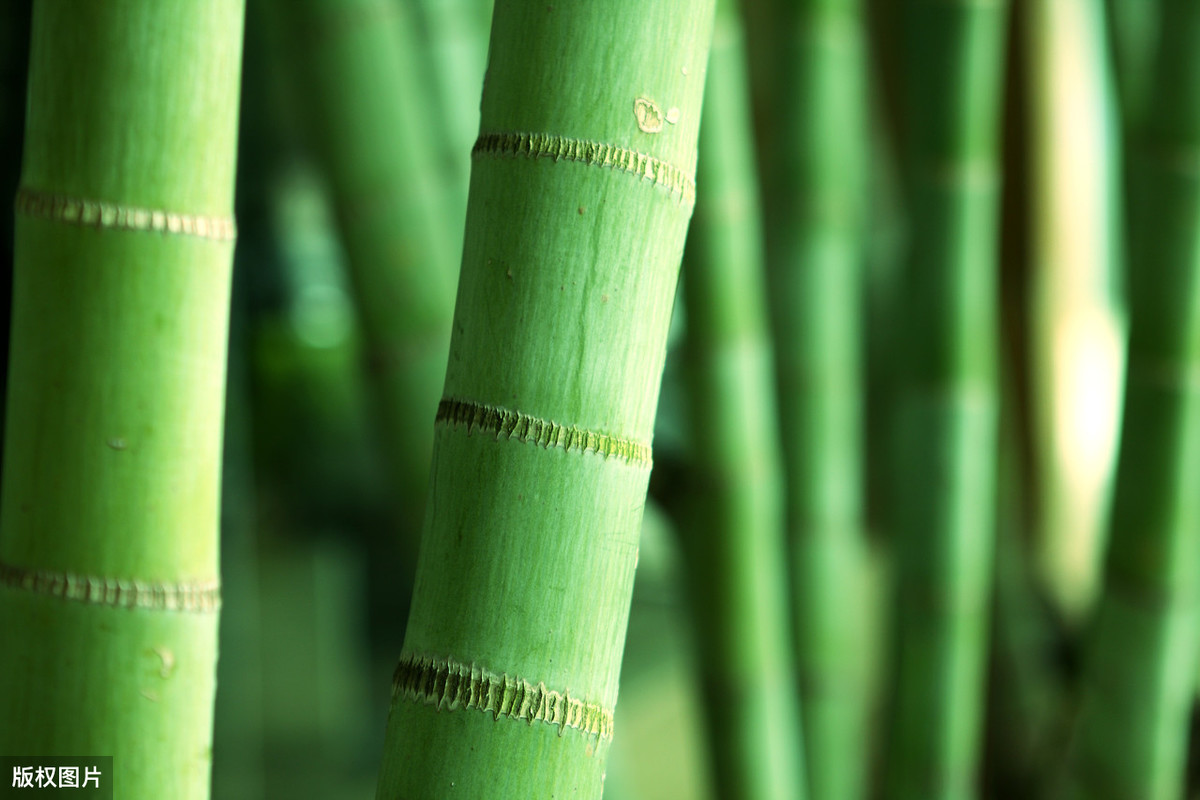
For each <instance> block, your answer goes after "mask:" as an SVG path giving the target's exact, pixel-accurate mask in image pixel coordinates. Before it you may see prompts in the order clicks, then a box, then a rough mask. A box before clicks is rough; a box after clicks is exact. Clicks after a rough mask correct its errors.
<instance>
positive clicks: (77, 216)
mask: <svg viewBox="0 0 1200 800" xmlns="http://www.w3.org/2000/svg"><path fill="white" fill-rule="evenodd" d="M15 206H16V211H17V213H18V214H21V215H22V216H26V217H34V218H36V219H44V220H49V221H51V222H61V223H63V224H65V225H77V226H79V227H81V228H97V229H100V230H116V231H137V232H143V233H160V234H165V235H171V236H191V237H195V238H197V239H210V240H212V241H216V242H232V241H233V240H234V239H236V238H237V224H236V223H235V222H234V221H233V218H232V217H211V216H201V215H197V214H180V213H177V212H174V211H160V210H157V209H149V208H136V207H133V206H125V205H120V204H118V203H110V202H108V201H107V200H93V199H90V198H85V197H68V196H66V195H60V194H50V193H48V192H39V191H37V190H35V189H29V188H27V187H22V188H21V189H20V190H19V191H18V192H17V198H16V202H15Z"/></svg>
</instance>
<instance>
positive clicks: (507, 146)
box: [471, 133, 696, 207]
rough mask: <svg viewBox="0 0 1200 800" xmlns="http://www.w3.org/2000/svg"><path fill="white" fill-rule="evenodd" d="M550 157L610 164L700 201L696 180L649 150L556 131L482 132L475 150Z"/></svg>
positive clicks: (474, 154) (687, 200)
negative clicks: (559, 134)
mask: <svg viewBox="0 0 1200 800" xmlns="http://www.w3.org/2000/svg"><path fill="white" fill-rule="evenodd" d="M484 156H491V157H509V158H529V159H537V158H549V159H551V160H553V161H573V162H576V163H579V164H586V165H587V166H591V167H607V168H609V169H615V170H618V171H620V172H628V173H629V174H631V175H636V176H638V177H640V178H645V179H647V180H649V181H651V182H653V183H654V184H656V185H658V186H662V187H663V188H665V189H667V190H668V191H670V192H673V193H675V194H678V195H679V198H680V200H681V201H682V202H683V203H685V204H686V205H688V206H689V207H690V206H691V205H692V204H694V203H695V201H696V182H695V180H693V178H692V176H691V174H689V173H688V172H687V171H686V170H684V169H683V168H681V167H677V166H675V165H674V164H670V163H668V162H666V161H663V160H662V159H659V158H655V157H654V156H652V155H649V154H648V153H641V152H638V151H637V150H630V149H629V148H627V147H620V146H619V145H615V144H606V143H604V142H593V141H589V140H587V139H571V138H569V137H566V136H557V135H555V134H553V133H482V134H480V135H479V138H478V139H477V140H476V141H475V146H474V147H473V148H472V149H471V157H472V158H481V157H484Z"/></svg>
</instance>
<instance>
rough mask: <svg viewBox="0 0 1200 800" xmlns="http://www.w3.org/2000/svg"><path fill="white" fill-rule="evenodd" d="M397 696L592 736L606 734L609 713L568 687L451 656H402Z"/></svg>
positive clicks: (394, 695)
mask: <svg viewBox="0 0 1200 800" xmlns="http://www.w3.org/2000/svg"><path fill="white" fill-rule="evenodd" d="M397 697H399V698H403V699H405V700H409V701H411V702H414V703H418V704H421V705H428V706H434V707H435V708H436V709H437V710H438V711H442V710H449V711H457V710H474V711H479V712H481V713H485V714H491V715H492V720H493V721H495V722H498V721H499V720H500V718H501V717H506V718H508V719H514V720H519V721H523V722H527V723H529V724H530V725H532V724H533V723H535V722H540V723H543V724H546V725H553V726H554V727H556V728H558V735H559V736H563V735H564V734H565V733H566V731H567V729H571V730H577V731H579V732H580V733H583V734H586V735H588V736H594V737H596V738H597V739H611V738H612V734H613V712H612V710H611V709H608V708H605V707H603V706H602V705H600V704H599V703H592V702H587V701H584V700H580V699H578V698H575V697H571V694H570V692H569V691H562V692H559V691H555V690H552V689H547V688H546V685H545V684H544V683H537V684H534V683H532V682H530V681H528V680H525V679H524V678H520V677H514V676H512V675H508V674H506V673H501V674H497V673H495V672H491V671H489V670H487V669H485V668H483V667H481V666H479V665H478V664H464V663H462V662H459V661H455V660H453V659H450V658H425V657H421V656H404V657H403V658H401V659H400V663H399V664H397V665H396V671H395V673H394V674H393V676H392V698H393V700H394V699H396V698H397Z"/></svg>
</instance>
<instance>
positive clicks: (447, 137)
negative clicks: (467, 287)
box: [393, 0, 492, 237]
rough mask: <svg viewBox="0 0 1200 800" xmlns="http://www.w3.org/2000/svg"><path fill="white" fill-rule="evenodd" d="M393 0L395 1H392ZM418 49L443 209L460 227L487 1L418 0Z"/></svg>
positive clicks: (476, 122)
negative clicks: (439, 163) (427, 83)
mask: <svg viewBox="0 0 1200 800" xmlns="http://www.w3.org/2000/svg"><path fill="white" fill-rule="evenodd" d="M393 2H395V0H393ZM416 10H417V12H418V16H419V17H420V20H421V25H420V28H421V30H422V33H423V36H422V37H421V42H420V45H421V51H422V55H423V57H424V59H423V60H424V65H425V67H426V72H427V73H428V75H429V76H430V79H431V83H432V84H433V86H434V88H435V91H433V92H432V98H431V99H432V102H433V105H434V106H435V107H436V108H437V110H438V112H439V113H438V117H439V120H440V125H439V129H440V135H439V136H438V137H437V141H438V147H439V150H440V152H441V155H442V159H443V170H444V177H445V180H446V182H447V183H448V184H449V189H448V191H447V192H446V197H447V209H446V213H447V214H448V217H449V219H450V220H451V221H453V223H454V224H456V225H457V226H458V228H457V229H455V230H454V233H455V236H456V237H457V236H458V234H459V232H460V230H461V223H462V220H463V216H464V215H465V213H466V209H467V189H468V185H469V182H470V180H469V178H470V169H471V145H472V144H474V142H475V134H476V133H477V132H478V131H479V94H480V91H481V89H482V88H483V72H484V69H485V67H486V66H487V64H486V61H487V36H488V31H489V29H490V27H491V25H490V22H491V13H492V3H491V2H490V0H419V2H417V3H416Z"/></svg>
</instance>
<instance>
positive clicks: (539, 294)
mask: <svg viewBox="0 0 1200 800" xmlns="http://www.w3.org/2000/svg"><path fill="white" fill-rule="evenodd" d="M712 11H713V4H712V2H711V0H669V1H667V2H655V3H642V4H631V3H628V2H623V1H622V0H600V1H599V2H594V3H588V4H586V5H580V6H577V7H575V6H573V7H571V8H570V9H569V10H568V9H567V8H566V7H564V6H554V5H551V6H547V4H545V3H543V2H530V0H503V1H502V2H500V3H498V4H497V6H496V10H495V14H494V16H493V22H492V39H491V51H490V59H489V65H488V83H487V87H486V88H485V90H484V96H483V107H482V116H481V119H482V122H481V133H480V135H479V138H478V139H477V141H476V143H475V147H474V151H473V164H472V174H471V193H470V195H471V196H470V203H469V207H468V218H467V229H466V241H465V246H464V254H463V269H462V275H461V278H460V284H459V292H458V305H457V308H456V311H455V321H454V332H453V339H452V341H451V350H450V361H449V366H448V369H447V374H446V385H445V396H444V397H443V399H442V402H441V404H440V406H439V409H438V414H437V423H436V426H435V427H436V433H435V437H436V438H435V445H434V459H433V474H432V477H431V482H430V490H429V501H428V509H429V510H428V513H427V515H426V528H425V536H424V538H423V540H422V546H421V557H420V562H419V564H418V568H417V583H416V589H415V591H414V595H413V608H412V614H411V616H410V618H409V623H408V631H407V636H406V639H405V644H404V649H403V652H402V655H401V658H400V663H399V665H398V666H397V668H396V673H395V683H394V686H393V697H392V707H391V717H390V720H389V724H388V732H387V739H386V747H385V754H384V762H383V768H382V774H381V777H380V783H379V790H378V797H380V798H387V799H388V800H393V799H394V798H401V797H403V798H406V799H409V800H416V799H417V798H435V797H436V798H440V797H444V796H445V793H446V792H447V791H449V788H448V787H453V789H454V791H455V792H459V793H462V794H463V796H467V797H473V798H493V797H494V798H510V797H552V796H553V797H566V796H575V797H588V798H596V797H599V796H600V793H601V791H602V789H603V775H604V763H605V756H606V753H607V751H608V745H609V742H610V740H611V737H612V735H613V708H614V705H615V703H616V699H617V677H618V671H619V666H620V660H621V649H622V646H623V640H624V635H625V626H626V620H627V615H628V611H629V602H630V592H631V588H632V580H633V568H634V564H635V562H636V559H637V547H638V531H639V526H640V521H641V515H642V506H643V503H644V500H645V493H646V485H647V479H648V477H649V471H650V436H651V431H652V428H653V423H654V412H655V406H656V402H657V397H658V385H659V380H660V377H661V370H662V366H663V359H664V354H665V343H666V332H667V323H668V320H669V317H670V311H671V304H672V301H673V293H674V289H675V284H676V279H677V272H678V265H679V259H680V256H681V254H682V248H683V237H684V232H685V228H686V226H687V222H688V218H689V217H690V215H691V206H692V202H693V197H694V187H693V180H692V175H693V170H694V165H695V161H696V133H697V129H698V125H699V120H700V104H701V98H702V91H703V84H704V71H705V64H706V59H707V48H708V39H709V36H710V34H711V25H712Z"/></svg>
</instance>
